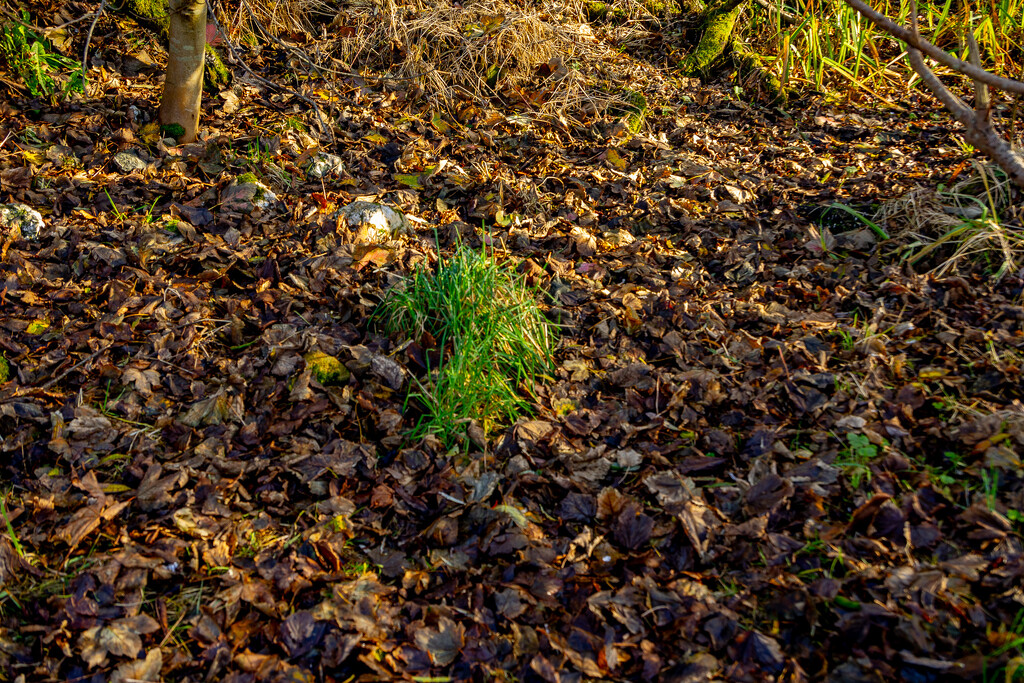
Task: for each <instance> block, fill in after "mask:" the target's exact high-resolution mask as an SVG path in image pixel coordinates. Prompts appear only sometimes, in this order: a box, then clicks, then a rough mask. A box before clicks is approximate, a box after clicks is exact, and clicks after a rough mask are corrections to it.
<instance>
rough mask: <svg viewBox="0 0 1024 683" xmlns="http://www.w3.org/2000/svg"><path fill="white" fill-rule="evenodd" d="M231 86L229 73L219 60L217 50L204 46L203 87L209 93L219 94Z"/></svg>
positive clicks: (210, 46)
mask: <svg viewBox="0 0 1024 683" xmlns="http://www.w3.org/2000/svg"><path fill="white" fill-rule="evenodd" d="M230 84H231V72H230V71H229V70H228V67H227V66H226V65H225V64H224V60H223V59H221V56H220V53H218V52H217V48H215V47H214V46H213V45H210V44H209V43H207V45H206V78H205V79H204V80H203V87H204V88H206V89H207V90H209V91H211V92H220V91H221V90H223V89H224V88H226V87H228V85H230Z"/></svg>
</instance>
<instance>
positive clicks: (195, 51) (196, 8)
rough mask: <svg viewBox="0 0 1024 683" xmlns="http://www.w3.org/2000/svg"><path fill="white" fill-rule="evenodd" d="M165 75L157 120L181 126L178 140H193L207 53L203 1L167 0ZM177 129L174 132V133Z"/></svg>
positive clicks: (204, 5)
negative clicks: (168, 2)
mask: <svg viewBox="0 0 1024 683" xmlns="http://www.w3.org/2000/svg"><path fill="white" fill-rule="evenodd" d="M169 7H170V20H171V21H170V26H169V28H168V32H167V78H166V80H165V81H164V95H163V100H162V101H161V103H160V123H161V124H163V125H164V126H181V128H182V131H183V132H181V134H180V135H178V136H177V137H178V141H179V142H194V141H195V139H196V131H197V130H198V128H199V106H200V103H201V102H202V97H203V66H204V55H205V53H206V0H170V4H169ZM177 132H179V131H175V133H177Z"/></svg>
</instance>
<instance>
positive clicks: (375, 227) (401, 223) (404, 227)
mask: <svg viewBox="0 0 1024 683" xmlns="http://www.w3.org/2000/svg"><path fill="white" fill-rule="evenodd" d="M335 218H337V220H338V222H339V223H341V222H344V223H345V224H346V225H348V227H349V228H350V229H351V230H352V232H354V233H355V234H356V241H357V242H386V241H388V240H390V239H391V238H393V237H395V236H396V235H403V234H408V233H410V232H411V227H410V225H409V219H408V218H406V217H405V214H404V213H402V212H401V211H396V210H394V209H392V208H391V207H390V206H384V205H383V204H375V203H373V202H362V201H359V202H352V203H351V204H349V205H348V206H345V207H344V208H342V209H340V210H339V211H338V213H336V214H335Z"/></svg>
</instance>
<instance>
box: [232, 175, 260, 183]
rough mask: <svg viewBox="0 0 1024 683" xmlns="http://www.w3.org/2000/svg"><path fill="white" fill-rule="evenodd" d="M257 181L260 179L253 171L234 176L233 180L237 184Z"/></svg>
mask: <svg viewBox="0 0 1024 683" xmlns="http://www.w3.org/2000/svg"><path fill="white" fill-rule="evenodd" d="M259 181H260V179H259V178H257V177H256V174H255V173H243V174H242V175H240V176H238V177H237V178H235V182H236V183H238V184H239V185H245V184H246V183H258V182H259Z"/></svg>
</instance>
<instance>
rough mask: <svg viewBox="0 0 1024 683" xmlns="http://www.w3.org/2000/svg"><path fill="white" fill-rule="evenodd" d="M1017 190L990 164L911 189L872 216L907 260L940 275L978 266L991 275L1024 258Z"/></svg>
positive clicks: (1017, 264)
mask: <svg viewBox="0 0 1024 683" xmlns="http://www.w3.org/2000/svg"><path fill="white" fill-rule="evenodd" d="M1018 195H1019V191H1018V190H1017V189H1016V188H1015V187H1014V185H1013V183H1012V182H1011V181H1010V180H1009V179H1008V178H1007V177H1006V176H1005V174H1003V172H1002V171H1000V170H999V169H998V168H997V167H995V166H994V165H991V164H989V165H984V164H980V163H975V173H974V174H972V175H971V177H969V178H967V179H966V180H962V181H960V182H958V183H956V184H955V185H953V186H952V187H950V188H949V189H942V188H940V189H939V190H932V189H921V188H919V189H916V190H914V191H912V192H909V193H908V194H906V195H904V196H903V197H900V198H899V199H895V200H892V201H890V202H887V203H886V204H884V205H883V206H882V208H881V209H880V210H879V212H878V213H877V214H876V216H875V220H876V221H877V222H878V223H879V224H883V225H886V226H887V227H888V231H889V234H891V235H892V236H893V238H894V239H895V241H896V242H897V243H900V244H902V245H904V246H903V248H902V249H903V255H904V257H905V258H906V259H907V260H909V262H910V263H911V264H912V265H917V264H929V265H932V269H931V270H932V272H934V273H935V274H937V275H943V274H945V273H949V272H956V271H957V270H959V269H962V268H965V267H968V268H976V267H981V268H983V269H985V270H986V271H987V272H989V273H990V274H991V275H993V276H994V277H997V278H998V277H1002V276H1003V275H1004V274H1005V273H1007V272H1013V271H1016V270H1017V269H1018V268H1019V267H1021V265H1022V264H1024V209H1022V207H1021V204H1020V197H1019V196H1018Z"/></svg>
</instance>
